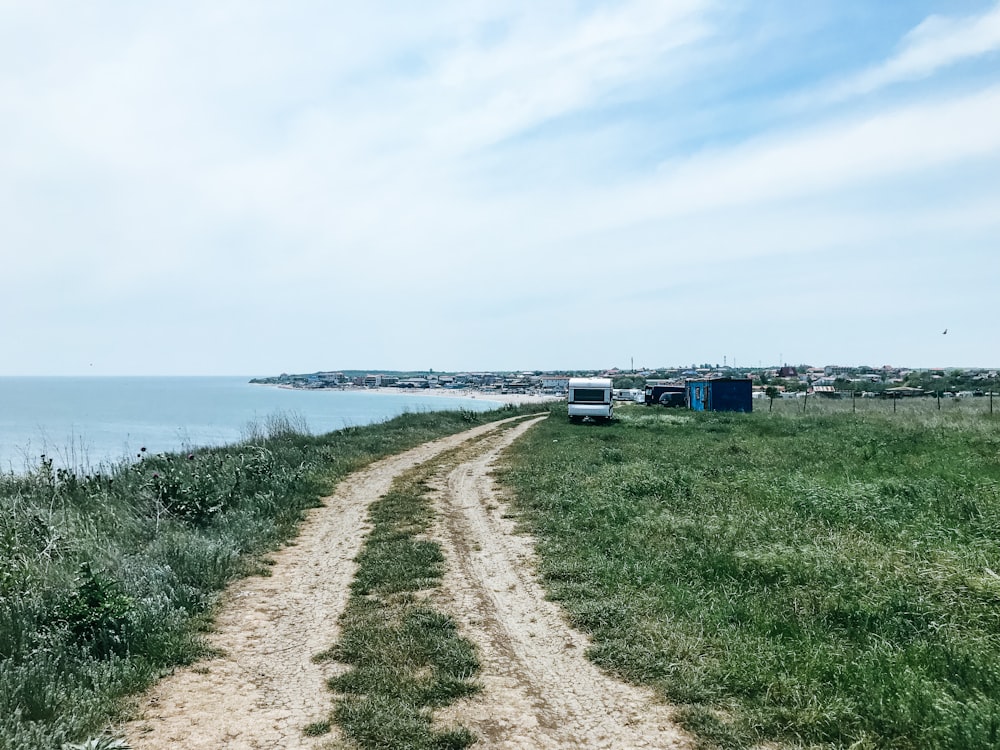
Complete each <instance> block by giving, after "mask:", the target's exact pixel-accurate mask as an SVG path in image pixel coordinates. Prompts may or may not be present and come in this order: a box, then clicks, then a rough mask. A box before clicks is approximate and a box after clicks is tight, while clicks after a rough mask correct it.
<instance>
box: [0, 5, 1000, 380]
mask: <svg viewBox="0 0 1000 750" xmlns="http://www.w3.org/2000/svg"><path fill="white" fill-rule="evenodd" d="M420 5H421V7H419V8H417V7H416V6H414V4H402V3H382V2H370V3H363V4H359V3H350V4H348V3H326V2H318V1H317V2H312V1H309V0H300V1H298V2H296V1H294V0H292V1H290V2H287V3H270V2H256V1H254V0H241V1H240V2H217V3H194V2H184V1H183V0H179V1H178V2H174V3H170V4H166V5H164V4H147V3H139V4H136V3H123V2H112V1H110V0H106V1H104V2H102V1H101V0H95V2H92V3H86V4H76V3H64V2H48V1H47V0H0V262H2V263H0V316H2V320H3V321H4V325H3V326H2V327H0V374H8V375H17V374H22V375H28V374H55V375H62V374H65V375H80V374H94V375H110V374H248V375H256V374H273V373H278V372H282V371H285V372H304V371H312V370H318V369H355V368H361V369H372V370H375V369H425V368H434V369H436V370H457V369H472V370H483V369H526V368H528V369H558V368H570V369H577V368H603V367H611V366H619V367H628V366H630V364H631V362H632V361H634V362H635V365H636V366H637V367H639V366H650V367H653V366H660V365H672V364H691V363H702V362H713V363H714V362H722V361H723V360H724V359H725V360H726V361H728V362H729V363H732V362H736V363H737V364H753V365H756V364H758V363H763V364H765V365H766V364H776V363H778V362H779V360H785V361H788V362H791V363H796V364H798V363H810V364H829V363H839V364H869V365H882V364H896V365H908V366H917V367H921V366H924V367H931V366H933V367H938V366H942V367H951V366H992V367H996V366H998V365H1000V333H998V324H997V321H998V320H1000V311H998V304H997V301H998V299H1000V293H998V292H1000V4H998V3H997V2H994V1H992V0H991V1H989V2H982V1H976V2H972V1H969V2H964V1H962V0H954V1H951V2H921V1H920V0H907V1H906V2H902V1H900V2H869V1H867V0H866V1H865V2H860V1H852V0H829V1H826V0H814V1H813V2H809V3H798V2H791V0H772V1H770V2H769V1H766V0H764V1H760V0H755V1H753V2H750V1H747V2H731V1H727V2H722V1H721V0H718V1H708V0H704V1H703V0H676V1H673V2H664V1H663V0H659V1H652V0H634V1H631V2H630V1H628V0H625V1H623V2H617V3H604V2H594V1H588V2H570V1H566V0H556V1H553V2H547V3H534V2H509V3H502V4H501V3H487V2H476V1H475V0H463V1H462V2H457V1H456V2H446V1H442V2H431V3H424V4H420ZM410 6H413V7H410ZM499 6H502V7H499ZM945 329H947V330H948V333H947V335H943V334H942V331H943V330H945Z"/></svg>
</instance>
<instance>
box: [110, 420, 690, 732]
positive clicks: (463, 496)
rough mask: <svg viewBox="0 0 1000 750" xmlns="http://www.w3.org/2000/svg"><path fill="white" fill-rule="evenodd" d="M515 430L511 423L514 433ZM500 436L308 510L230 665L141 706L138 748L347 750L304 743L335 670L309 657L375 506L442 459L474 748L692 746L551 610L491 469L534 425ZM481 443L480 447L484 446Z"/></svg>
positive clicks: (325, 707) (232, 641)
mask: <svg viewBox="0 0 1000 750" xmlns="http://www.w3.org/2000/svg"><path fill="white" fill-rule="evenodd" d="M505 421H511V420H505ZM500 424H502V423H492V424H489V425H483V426H481V427H476V428H474V429H472V430H468V431H466V432H463V433H460V434H458V435H453V436H451V437H447V438H443V439H441V440H436V441H433V442H430V443H426V444H424V445H421V446H418V447H417V448H414V449H412V450H410V451H407V452H405V453H402V454H399V455H397V456H392V457H389V458H386V459H383V460H381V461H378V462H376V463H374V464H372V465H371V466H370V467H368V468H367V469H364V470H362V471H359V472H357V473H355V474H353V475H351V476H350V477H348V478H346V479H345V480H343V481H342V482H341V483H340V485H339V486H338V488H337V491H336V492H335V493H334V495H333V496H332V497H330V498H327V499H326V500H325V503H324V505H323V506H322V507H319V508H316V509H313V510H312V511H310V513H309V515H308V518H307V519H306V521H305V523H304V524H303V526H302V532H301V534H300V535H299V537H298V538H297V539H296V541H295V544H294V545H292V546H289V547H286V548H285V549H283V550H281V551H280V552H278V553H276V554H275V555H274V559H275V564H274V566H273V567H272V575H271V576H270V577H267V578H250V579H246V580H244V581H240V582H239V583H238V584H236V585H235V586H234V588H233V589H232V590H230V591H229V592H228V593H227V595H226V599H225V601H224V603H223V606H222V607H221V610H220V613H219V616H218V617H217V620H216V629H215V631H213V633H212V634H211V636H210V637H209V640H210V642H211V645H212V646H214V647H215V648H217V649H219V650H220V653H221V654H222V655H221V656H219V657H217V658H212V659H208V660H205V661H202V662H199V663H198V664H196V665H194V666H192V667H188V668H184V669H180V670H178V671H177V672H176V673H174V674H173V675H171V676H170V677H168V678H165V679H164V680H162V681H161V682H160V683H159V684H158V685H157V686H156V687H155V688H154V689H153V690H152V691H150V693H148V694H147V695H146V698H145V701H144V704H143V706H142V708H141V710H140V713H139V718H137V719H136V720H135V721H132V722H130V723H129V724H127V725H126V726H125V727H124V733H125V735H126V737H127V739H128V741H129V742H130V744H131V745H132V747H133V748H134V749H135V750H166V749H167V748H175V747H183V748H186V749H187V750H192V749H193V750H199V749H202V748H204V749H205V750H209V749H211V750H221V749H223V748H224V749H226V750H264V749H267V750H277V749H278V748H280V749H281V750H293V749H298V748H311V749H317V748H323V747H330V746H331V745H334V746H340V745H339V742H338V740H339V739H340V735H339V732H338V731H337V729H336V728H334V729H333V731H332V732H331V733H330V734H327V735H324V736H320V737H307V736H305V735H304V734H303V728H304V727H305V726H307V725H308V724H310V723H312V722H316V721H323V720H326V719H328V718H329V717H330V715H331V712H332V709H333V705H334V700H335V696H334V694H333V693H332V692H330V691H329V690H328V689H327V688H326V680H327V679H328V678H329V677H331V676H332V675H333V674H335V673H336V672H337V670H338V669H343V667H342V666H341V667H338V665H336V664H333V663H331V662H329V661H324V662H323V663H320V664H316V663H314V662H313V660H312V657H313V656H315V655H316V654H318V653H320V652H322V651H324V650H325V649H327V648H329V647H330V646H331V645H333V644H334V643H335V642H336V640H337V638H338V637H339V627H338V623H337V620H338V618H339V616H340V615H341V613H342V612H343V611H344V608H345V606H346V604H347V600H348V596H349V593H350V592H349V586H350V583H351V581H352V580H353V578H354V575H355V571H356V565H355V563H354V558H355V557H356V556H357V554H358V552H359V551H360V549H361V545H362V543H363V541H364V536H365V534H366V533H367V532H368V530H369V526H368V524H367V520H366V519H367V512H368V506H369V505H370V503H371V502H372V501H374V500H375V499H377V498H378V497H380V496H382V495H383V494H385V492H386V491H388V489H389V487H390V485H391V483H392V481H393V480H394V479H395V478H396V477H397V476H399V475H400V474H402V473H403V472H406V471H408V470H410V469H412V468H414V467H416V466H418V465H420V464H422V463H425V462H428V461H431V460H433V459H435V458H437V457H439V456H440V455H441V454H442V453H444V452H445V451H448V450H451V449H454V448H459V447H460V448H461V449H460V451H459V452H458V453H457V454H451V455H448V456H447V457H445V458H444V460H443V462H442V464H441V465H440V467H439V470H438V471H437V472H436V474H435V476H436V479H434V480H432V485H435V484H436V486H437V488H438V490H439V492H438V497H437V499H436V503H437V509H438V511H439V513H438V521H437V523H436V525H435V528H434V531H433V535H434V536H435V538H437V539H438V540H439V541H440V542H441V544H442V546H443V549H444V553H445V556H446V558H447V560H448V563H447V565H448V570H447V573H446V576H445V579H444V581H443V584H442V587H441V588H440V589H439V590H436V591H435V593H434V594H433V595H432V596H433V598H434V600H435V601H436V602H437V604H438V606H439V607H440V608H441V610H442V611H444V612H447V613H449V614H452V615H453V616H454V617H455V618H456V620H457V621H458V622H459V623H460V628H461V631H462V634H463V635H464V636H466V637H468V638H470V639H472V640H473V641H474V642H475V643H476V646H477V649H478V651H479V655H480V660H481V662H482V672H481V673H480V675H479V676H478V681H479V682H480V684H481V685H482V686H483V690H482V691H481V692H480V693H479V694H477V695H476V696H474V697H472V698H470V699H466V700H464V701H460V702H459V703H457V704H456V705H454V706H452V707H450V708H448V709H445V710H444V711H441V712H438V713H439V714H440V717H441V719H442V720H443V721H446V722H447V723H448V724H453V723H459V724H462V725H464V726H467V727H469V728H470V729H472V730H473V731H474V732H475V733H476V734H477V735H478V736H479V737H480V742H479V743H477V744H476V746H475V747H476V748H502V749H504V750H506V749H508V748H616V749H620V750H628V748H642V747H648V748H681V747H686V746H687V744H686V743H685V742H684V741H683V738H682V736H681V735H680V733H679V732H678V731H677V730H676V728H675V727H674V726H673V725H672V723H671V721H670V712H669V708H668V707H666V706H664V705H662V704H658V703H657V702H656V701H655V700H654V699H653V696H652V694H651V693H650V692H647V691H644V690H640V689H638V688H635V687H632V686H628V685H624V684H622V683H620V682H618V681H616V680H613V679H611V678H609V677H607V676H606V675H604V674H602V673H601V672H600V671H598V670H597V668H596V667H594V666H593V664H591V663H590V662H589V661H587V659H586V658H585V657H584V650H585V648H586V647H587V640H586V638H585V636H583V635H582V634H581V633H578V632H576V631H573V630H571V629H570V628H569V627H568V626H567V624H566V621H565V619H564V618H563V615H562V613H561V611H560V610H559V608H558V607H557V606H556V605H555V604H553V603H552V602H549V601H546V600H545V594H544V592H543V590H542V588H541V586H540V585H539V584H538V582H537V580H536V578H535V577H534V573H533V571H534V558H533V551H532V544H531V540H530V539H529V538H528V537H526V536H522V535H518V534H516V533H515V532H514V528H513V522H512V521H511V520H510V519H506V518H504V517H503V516H504V504H503V502H502V498H500V497H498V493H497V492H496V491H495V488H494V485H493V482H492V479H491V477H490V475H489V471H490V468H491V466H492V464H493V462H494V461H495V460H496V458H497V457H498V455H499V454H500V452H501V451H502V450H503V449H504V448H506V447H507V446H508V445H510V444H511V443H512V442H513V441H514V440H515V439H516V438H517V437H518V436H519V435H521V434H522V433H523V432H524V431H525V430H527V429H529V428H530V426H531V424H533V422H529V423H522V424H520V425H517V426H514V427H512V428H510V429H507V430H500V429H497V428H498V426H499V425H500ZM480 437H481V438H483V439H482V440H477V441H474V442H469V444H468V445H465V446H463V443H466V442H467V441H473V440H474V439H475V438H480Z"/></svg>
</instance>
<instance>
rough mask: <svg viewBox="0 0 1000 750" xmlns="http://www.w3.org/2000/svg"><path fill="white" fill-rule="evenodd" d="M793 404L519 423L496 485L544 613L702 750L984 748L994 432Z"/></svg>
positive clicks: (925, 409)
mask: <svg viewBox="0 0 1000 750" xmlns="http://www.w3.org/2000/svg"><path fill="white" fill-rule="evenodd" d="M981 400H982V399H977V400H976V401H981ZM784 406H785V405H784V404H783V405H782V407H784ZM801 406H802V405H801V404H798V407H799V408H797V409H793V408H781V409H780V410H779V409H778V408H776V409H775V411H774V412H773V413H770V414H769V413H767V412H766V411H761V410H758V411H757V412H755V413H753V414H747V415H726V414H695V413H692V412H687V411H667V410H663V409H659V408H656V409H650V408H645V407H636V408H634V409H622V410H621V411H620V418H619V420H618V421H617V423H615V424H613V425H611V426H607V427H599V426H586V425H584V426H574V425H569V424H567V423H566V420H565V417H564V416H563V415H562V414H561V413H558V414H557V416H558V418H553V419H549V420H547V421H546V422H543V423H541V424H539V425H538V426H537V427H536V428H535V429H533V430H532V431H531V432H529V433H528V434H527V435H526V436H525V438H524V440H522V441H521V442H519V443H518V444H516V445H515V446H514V448H513V449H512V453H511V455H510V465H509V466H508V467H507V468H506V469H505V470H504V471H503V473H502V478H503V481H504V482H505V483H506V484H508V485H509V486H510V487H511V488H512V489H513V490H514V492H515V494H516V497H517V503H518V507H519V508H520V511H521V512H522V513H523V514H524V517H525V519H526V521H527V522H528V523H529V525H530V526H531V528H532V529H533V530H534V531H535V533H537V534H538V536H539V538H540V549H539V552H540V558H541V570H542V573H543V576H544V578H545V582H546V585H547V586H548V588H549V590H550V592H551V594H552V596H553V597H554V598H555V599H557V600H559V601H561V602H562V603H563V605H564V606H565V607H566V609H567V610H568V611H569V613H570V616H571V618H572V619H573V621H574V623H575V624H576V625H577V626H579V627H581V628H583V629H584V630H586V631H588V632H590V633H591V634H592V635H593V638H594V646H593V648H592V649H591V652H590V656H591V658H593V659H594V660H595V661H596V662H598V663H599V664H601V665H602V666H604V667H605V668H607V669H609V670H611V671H612V672H615V673H618V674H620V675H622V676H623V677H625V678H627V679H629V680H632V681H635V682H639V683H645V684H648V685H651V686H653V687H654V688H656V689H657V690H658V691H660V693H661V694H662V695H663V696H664V697H665V698H667V699H669V700H671V701H673V702H676V703H678V704H680V705H681V706H682V707H683V710H682V712H681V716H682V719H683V721H684V722H685V724H686V725H687V726H688V727H689V728H690V729H691V730H693V731H695V732H696V733H697V734H698V736H700V737H701V739H702V742H703V743H704V745H705V746H721V747H733V748H747V747H753V746H755V745H758V744H760V743H765V742H778V743H781V744H783V745H786V746H790V747H831V748H832V747H848V746H851V747H857V748H876V747H894V748H914V749H916V748H959V747H960V748H984V749H985V748H995V747H997V746H1000V662H998V660H997V654H998V653H1000V419H996V418H990V417H989V416H987V415H985V414H984V413H983V412H982V410H979V411H976V412H973V411H971V410H969V409H966V408H965V406H964V405H961V406H957V407H955V408H952V409H946V408H942V409H941V410H940V411H938V409H937V408H936V403H934V402H933V401H923V402H918V403H905V404H903V403H901V404H900V405H899V406H898V407H897V408H898V411H897V412H896V413H895V414H893V412H892V411H891V408H892V407H891V404H890V405H889V406H888V408H885V404H884V402H883V403H882V404H879V405H878V407H881V408H879V409H878V410H877V411H876V408H875V407H873V408H872V409H870V410H868V411H865V412H862V411H861V409H860V408H859V410H858V413H857V414H855V413H853V412H852V411H851V404H850V402H848V403H847V404H846V407H847V408H846V409H845V408H843V407H844V406H845V404H843V403H839V404H838V403H836V402H834V403H830V404H817V405H814V404H812V403H810V404H809V410H807V411H805V412H803V411H802V410H801ZM814 406H817V407H818V408H815V409H814V408H813V407H814ZM866 406H867V405H866ZM904 407H905V411H904ZM554 413H556V412H554Z"/></svg>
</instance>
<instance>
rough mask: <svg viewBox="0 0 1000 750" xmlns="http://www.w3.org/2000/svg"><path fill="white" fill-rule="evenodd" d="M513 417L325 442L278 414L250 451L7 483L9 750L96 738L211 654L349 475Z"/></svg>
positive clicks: (1, 722)
mask: <svg viewBox="0 0 1000 750" xmlns="http://www.w3.org/2000/svg"><path fill="white" fill-rule="evenodd" d="M516 413H517V411H516V410H512V409H503V410H498V411H496V412H487V413H482V414H477V413H473V412H465V411H461V412H459V411H454V412H433V413H419V414H406V415H403V416H401V417H398V418H396V419H393V420H391V421H388V422H385V423H382V424H379V425H372V426H367V427H353V428H347V429H344V430H340V431H338V432H334V433H330V434H329V435H324V436H319V437H314V436H309V435H306V434H303V433H302V432H301V431H300V430H299V429H297V426H296V424H295V423H294V421H289V420H286V419H282V418H280V417H279V418H271V419H269V420H268V422H267V423H266V424H265V425H263V426H256V427H253V428H252V429H250V430H248V434H247V437H246V439H245V440H244V441H242V442H241V443H239V444H236V445H232V446H227V447H224V448H212V449H204V450H196V451H192V452H190V453H182V454H164V455H155V456H153V455H148V454H147V453H146V452H145V451H143V452H141V454H140V457H139V458H138V459H137V460H136V461H135V462H133V463H122V464H120V465H117V466H114V467H112V468H110V469H101V470H97V471H94V472H93V473H89V474H87V473H80V472H76V471H69V470H65V469H57V468H55V467H54V466H53V463H52V462H51V461H50V460H49V459H48V458H47V457H42V458H40V459H39V462H38V464H37V466H35V467H34V468H33V469H32V470H30V471H28V472H26V473H23V474H17V475H15V474H4V475H0V748H4V749H5V750H15V749H17V750H21V749H22V748H24V749H27V748H30V749H31V750H46V749H49V748H52V749H54V748H59V747H60V746H61V745H62V744H63V743H65V742H70V741H78V740H81V739H83V738H85V737H87V736H90V735H92V734H95V733H97V732H98V731H100V730H101V729H102V728H103V727H105V726H106V725H107V724H108V722H109V721H112V720H114V719H115V717H116V715H117V714H118V712H119V711H120V710H121V709H122V706H123V703H122V700H123V697H124V696H127V695H129V694H131V693H134V692H135V691H138V690H141V689H142V688H144V687H145V686H147V685H148V684H149V683H150V682H151V681H152V680H153V679H155V678H156V676H157V675H159V674H160V673H162V672H163V671H164V670H166V669H169V668H170V667H171V666H173V665H176V664H182V663H186V662H190V661H191V660H192V659H194V658H196V657H198V656H199V655H200V654H201V653H202V650H203V646H202V643H201V641H200V639H199V628H200V627H202V626H204V624H205V623H206V622H207V619H208V617H209V616H210V614H211V611H212V605H213V603H214V602H215V599H216V594H217V592H219V591H220V590H221V589H222V588H223V587H224V586H225V585H226V584H227V583H228V582H230V581H232V580H233V579H235V578H237V577H239V576H244V575H247V574H249V573H252V572H254V571H256V570H259V569H260V567H261V566H260V563H259V559H260V556H261V555H263V554H264V553H265V552H266V551H268V550H271V549H273V548H275V547H276V546H277V545H279V544H280V543H281V542H282V541H284V540H286V539H288V538H290V537H291V536H293V535H294V534H295V531H296V528H297V525H298V523H299V521H300V520H301V518H302V514H303V512H304V511H305V510H306V509H307V508H309V507H311V506H314V505H315V504H316V503H317V501H318V498H319V497H321V496H322V495H323V494H325V493H327V492H329V491H330V490H331V489H332V487H333V485H334V484H335V483H336V482H337V481H338V480H339V479H340V478H342V477H343V476H345V475H346V474H347V473H349V472H350V471H352V470H354V469H356V468H358V467H360V466H362V465H364V464H366V463H368V462H370V461H372V460H374V459H376V458H379V457H382V456H385V455H389V454H391V453H394V452H398V451H400V450H403V449H406V448H408V447H411V446H413V445H416V444H419V443H420V442H423V441H426V440H429V439H432V438H434V437H438V436H441V435H445V434H449V433H453V432H457V431H460V430H462V429H465V428H467V427H469V426H471V425H472V424H474V423H475V422H478V421H489V420H493V419H498V418H501V417H505V416H511V415H513V414H516Z"/></svg>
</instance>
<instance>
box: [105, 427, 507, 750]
mask: <svg viewBox="0 0 1000 750" xmlns="http://www.w3.org/2000/svg"><path fill="white" fill-rule="evenodd" d="M509 421H512V420H503V421H501V422H493V423H490V424H487V425H482V426H480V427H475V428H473V429H471V430H467V431H465V432H462V433H459V434H457V435H452V436H449V437H445V438H442V439H440V440H435V441H432V442H429V443H425V444H423V445H420V446H418V447H416V448H413V449H411V450H409V451H406V452H404V453H401V454H398V455H396V456H390V457H388V458H385V459H382V460H379V461H377V462H375V463H373V464H372V465H370V466H368V467H367V468H365V469H363V470H361V471H359V472H357V473H355V474H352V475H351V476H349V477H346V478H345V479H344V480H343V481H341V482H340V484H339V485H338V487H337V489H336V491H335V492H334V494H333V495H332V496H331V497H328V498H325V499H324V501H323V505H322V506H321V507H318V508H315V509H312V510H310V511H309V513H308V514H307V516H306V520H305V521H304V522H303V524H302V527H301V532H300V534H299V536H298V537H297V538H296V539H295V540H294V542H293V543H292V544H290V545H289V546H287V547H285V548H284V549H282V550H280V551H279V552H277V553H275V554H274V555H273V558H274V560H275V564H274V565H273V566H272V568H271V575H270V576H269V577H266V578H247V579H244V580H241V581H238V582H237V583H235V584H234V585H233V586H232V587H231V588H230V589H229V590H228V591H227V592H226V594H225V595H224V597H223V602H222V605H221V606H220V609H219V612H218V615H217V617H216V621H215V625H214V630H213V632H212V633H211V634H210V635H209V636H208V641H209V644H210V646H211V647H212V648H213V649H215V650H216V651H217V652H218V653H219V654H220V655H219V656H217V657H215V658H210V659H207V660H203V661H201V662H198V663H197V664H195V665H192V666H190V667H185V668H180V669H178V670H177V671H176V672H174V673H173V674H172V675H170V676H168V677H166V678H164V679H163V680H161V681H160V682H159V683H158V684H157V685H156V686H154V687H153V688H152V689H151V690H150V691H149V692H148V693H147V694H146V695H145V696H144V698H143V699H142V702H141V705H140V707H139V711H138V718H137V719H135V720H133V721H131V722H129V723H127V724H126V725H125V726H124V727H123V728H122V732H123V733H124V734H125V735H126V737H127V738H128V742H129V744H130V745H131V746H132V747H133V748H134V749H135V750H165V749H166V748H174V747H183V748H186V749H187V750H201V749H204V750H220V749H221V748H225V749H226V750H274V749H275V748H282V749H283V750H294V749H297V748H318V747H322V746H328V745H329V744H330V743H331V741H332V740H333V741H336V740H337V739H338V733H337V731H336V729H334V730H333V732H332V733H331V734H327V735H324V736H321V737H307V736H305V735H304V734H303V729H304V728H305V727H306V726H307V725H309V724H310V723H312V722H317V721H323V720H326V719H327V718H328V717H329V716H330V714H331V712H332V708H333V699H334V696H333V694H332V693H331V692H330V691H329V690H328V689H327V688H326V681H327V679H329V678H330V677H331V676H333V675H334V674H335V673H336V671H337V670H338V666H337V665H335V664H332V663H330V662H324V663H320V664H317V663H315V662H314V661H313V657H314V656H315V655H316V654H318V653H320V652H321V651H323V650H324V649H326V648H328V647H329V645H330V644H331V643H334V642H336V641H337V639H338V637H339V630H340V628H339V626H338V618H339V617H340V615H341V613H342V612H343V611H344V607H345V606H346V603H347V599H348V596H349V587H350V584H351V581H352V580H353V579H354V575H355V570H356V567H357V566H356V564H355V562H354V558H355V557H356V556H357V554H358V552H359V551H360V549H361V545H362V542H363V540H364V537H365V535H366V534H367V532H368V529H369V526H368V523H367V512H368V506H369V504H370V503H371V502H372V501H373V500H375V499H376V498H378V497H380V496H381V495H383V494H385V492H386V491H388V489H389V486H390V485H391V484H392V481H393V480H394V479H395V478H396V477H397V476H398V475H400V474H402V473H404V472H406V471H409V470H410V469H412V468H414V467H415V466H418V465H420V464H422V463H424V462H427V461H430V460H432V459H434V458H436V457H438V456H439V455H441V454H442V453H444V452H446V451H449V450H452V449H454V448H456V447H457V446H460V445H462V444H463V443H465V442H466V441H469V440H473V439H475V438H479V437H481V436H483V435H486V434H488V433H490V432H492V431H494V430H497V429H498V428H499V427H500V425H502V424H504V423H505V422H509Z"/></svg>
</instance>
